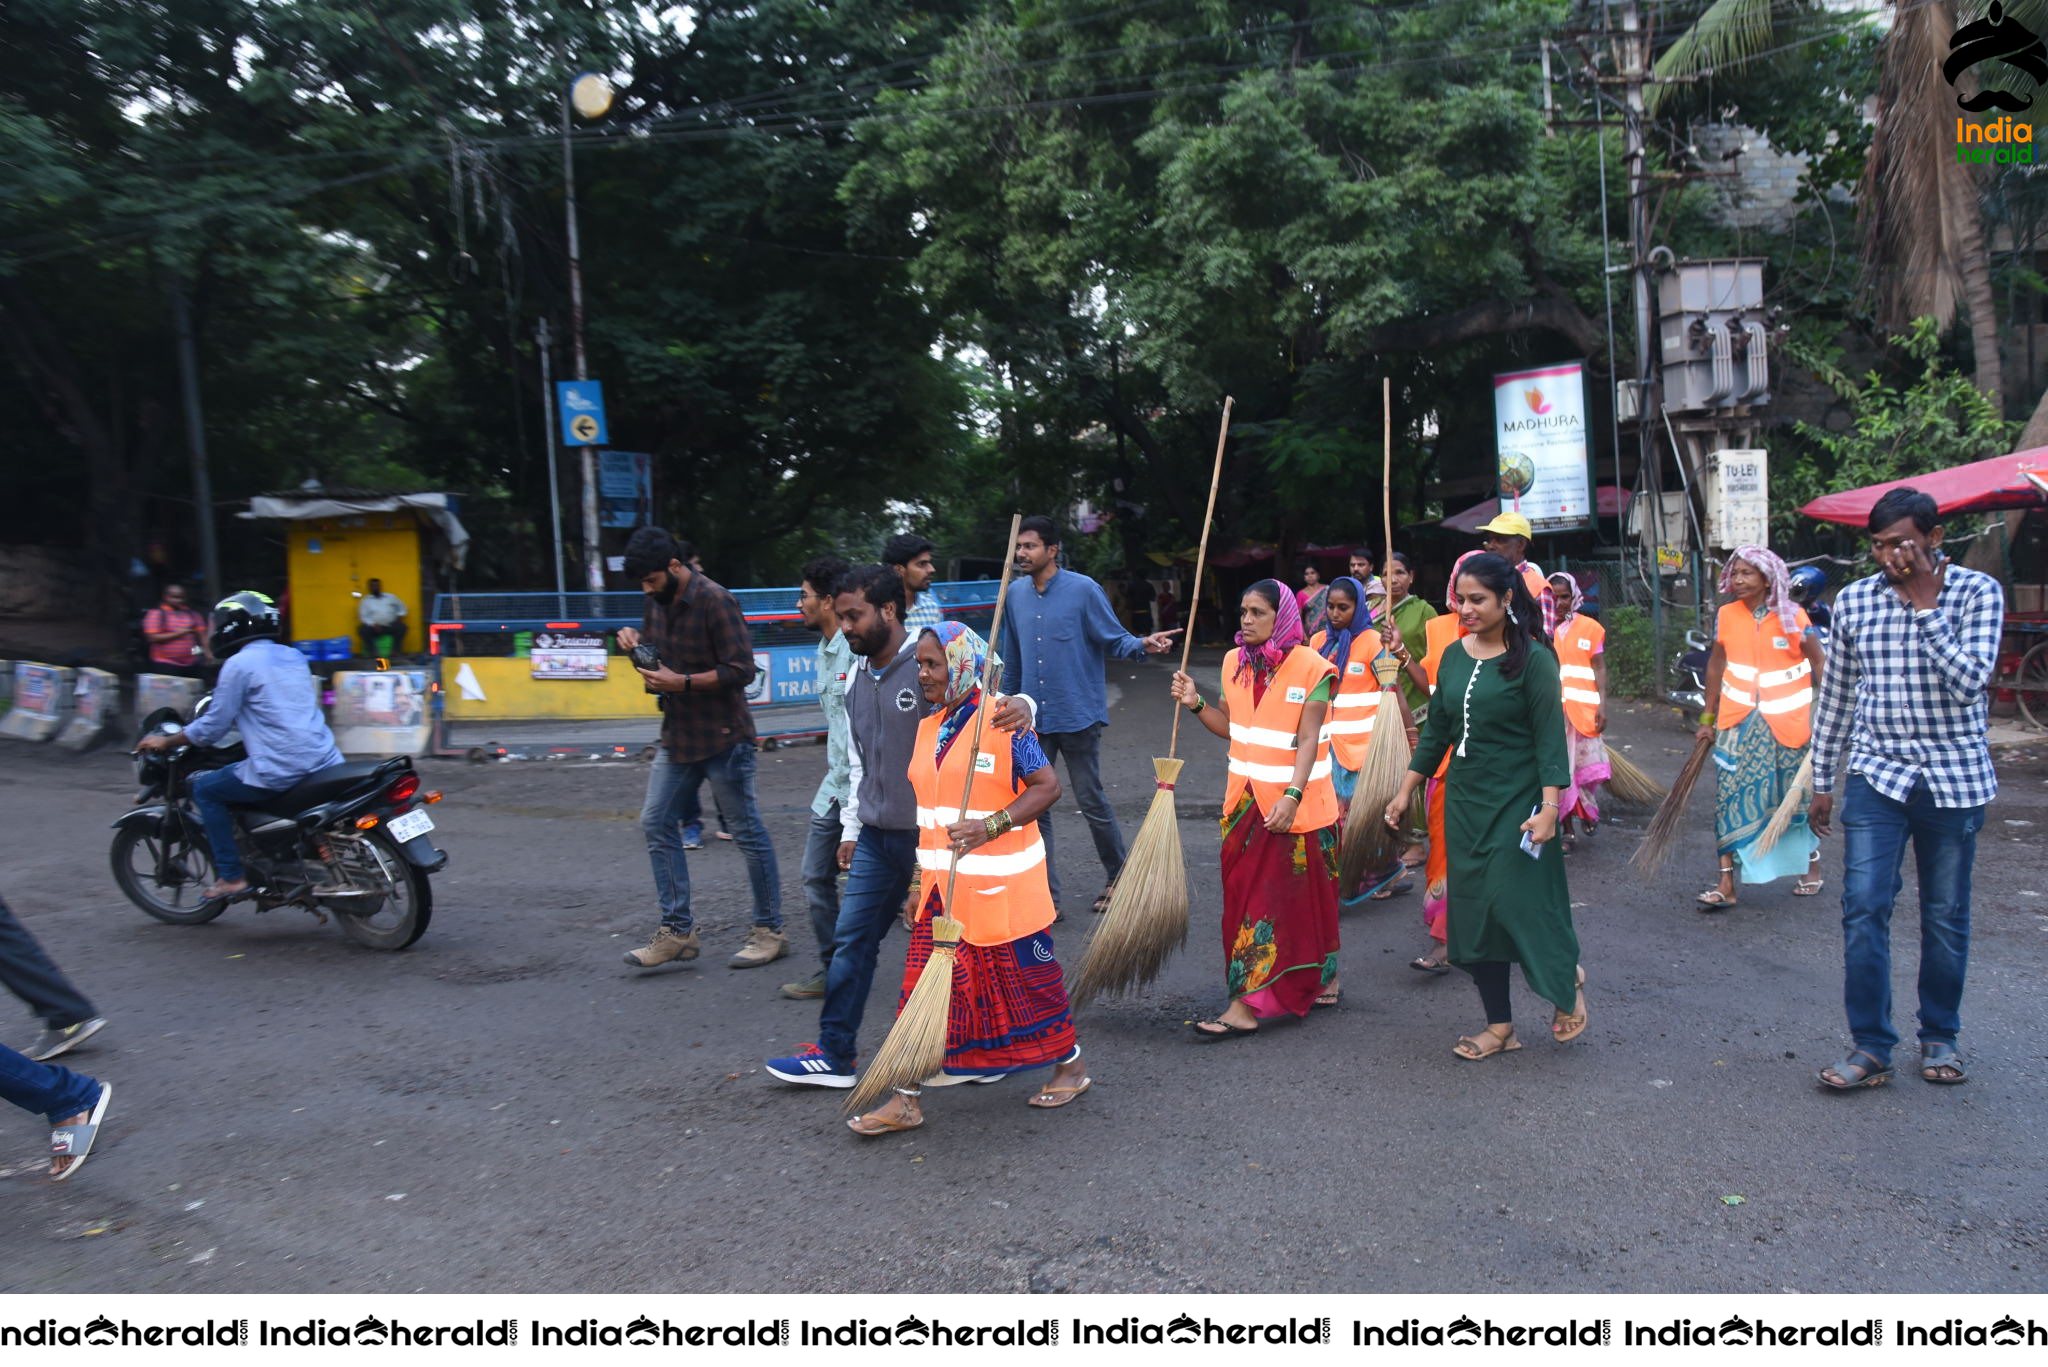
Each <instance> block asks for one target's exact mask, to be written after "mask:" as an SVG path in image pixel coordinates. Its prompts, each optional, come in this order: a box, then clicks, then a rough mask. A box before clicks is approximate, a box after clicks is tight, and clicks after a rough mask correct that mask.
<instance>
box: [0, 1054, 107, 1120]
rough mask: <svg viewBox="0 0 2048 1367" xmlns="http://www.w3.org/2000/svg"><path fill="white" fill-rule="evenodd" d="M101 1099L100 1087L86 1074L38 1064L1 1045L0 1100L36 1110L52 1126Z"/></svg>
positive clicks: (52, 1065) (24, 1108)
mask: <svg viewBox="0 0 2048 1367" xmlns="http://www.w3.org/2000/svg"><path fill="white" fill-rule="evenodd" d="M99 1099H100V1084H99V1083H98V1082H96V1081H94V1080H93V1079H92V1078H89V1077H87V1076H86V1075H85V1074H84V1073H74V1072H72V1071H71V1070H70V1069H69V1068H59V1067H58V1066H57V1065H56V1064H54V1063H37V1062H36V1061H35V1060H34V1059H32V1058H30V1057H29V1056H28V1055H27V1054H17V1053H15V1052H14V1051H13V1050H12V1049H9V1048H8V1047H7V1046H6V1045H4V1044H0V1100H4V1101H8V1102H12V1103H13V1104H14V1105H16V1106H19V1107H21V1109H23V1110H24V1111H33V1112H35V1113H36V1114H37V1115H40V1116H41V1117H43V1119H45V1120H47V1121H49V1122H50V1123H51V1124H52V1125H54V1124H56V1123H57V1122H58V1121H60V1120H64V1119H67V1118H69V1117H71V1116H74V1115H77V1114H78V1113H79V1112H80V1111H90V1110H91V1109H92V1107H93V1103H94V1102H96V1101H98V1100H99Z"/></svg>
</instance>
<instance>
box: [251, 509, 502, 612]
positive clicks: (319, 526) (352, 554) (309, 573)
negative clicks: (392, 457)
mask: <svg viewBox="0 0 2048 1367" xmlns="http://www.w3.org/2000/svg"><path fill="white" fill-rule="evenodd" d="M451 505H452V500H451V499H450V498H449V496H448V495H447V494H384V493H371V492H366V491H359V490H337V491H334V492H328V491H326V490H318V489H306V490H302V491H300V492H298V493H294V494H265V495H262V496H260V497H258V498H255V499H252V500H250V504H249V511H248V512H246V513H243V514H242V516H243V517H245V518H250V519H252V520H255V521H275V522H283V523H284V524H285V584H286V590H287V592H288V593H289V594H290V599H289V600H288V602H287V603H286V605H285V606H286V609H287V616H288V622H289V629H290V633H291V637H292V639H294V640H302V641H303V640H321V639H338V638H341V637H347V638H348V639H349V640H350V641H351V642H353V641H354V640H355V637H356V605H357V601H358V599H359V598H360V597H361V595H362V594H364V593H366V592H368V585H369V582H370V581H371V580H372V579H378V580H382V581H383V585H384V591H385V592H387V593H393V594H396V595H398V597H399V598H400V599H401V600H403V601H404V603H405V606H406V611H407V615H408V617H409V620H410V622H411V624H412V626H411V632H410V634H409V635H408V637H407V639H406V643H405V649H406V650H408V651H423V650H425V649H426V646H427V643H426V623H427V621H428V620H429V619H430V617H431V615H432V613H433V610H434V593H435V590H436V586H437V582H438V579H439V576H437V575H436V574H435V573H433V571H435V570H439V571H441V572H442V573H443V574H445V575H452V574H453V573H455V572H456V571H458V570H460V569H461V568H462V564H463V561H464V559H465V558H466V556H467V554H468V551H469V533H468V531H466V530H465V529H464V528H463V525H462V521H461V519H460V518H458V517H457V516H456V515H455V510H454V508H453V507H452V506H451Z"/></svg>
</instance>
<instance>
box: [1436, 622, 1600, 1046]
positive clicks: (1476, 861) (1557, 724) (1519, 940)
mask: <svg viewBox="0 0 2048 1367" xmlns="http://www.w3.org/2000/svg"><path fill="white" fill-rule="evenodd" d="M1475 672H1476V677H1475ZM1460 741H1463V742H1464V746H1465V752H1464V753H1463V754H1459V753H1457V750H1458V745H1459V742H1460ZM1446 750H1449V751H1450V752H1451V768H1450V773H1449V774H1448V776H1447V777H1446V780H1445V783H1446V787H1445V792H1444V837H1445V843H1446V844H1447V845H1448V846H1449V851H1448V853H1449V855H1450V887H1449V890H1448V893H1447V899H1448V901H1449V904H1450V918H1449V929H1450V959H1451V962H1452V963H1474V962H1481V961H1485V960H1505V961H1507V962H1509V963H1519V964H1520V965H1522V974H1523V976H1524V977H1526V978H1527V979H1528V981H1529V986H1530V987H1532V988H1534V989H1535V990H1536V992H1537V993H1538V994H1539V995H1540V996H1542V997H1544V998H1545V999H1546V1000H1548V1001H1550V1002H1552V1003H1554V1004H1555V1005H1556V1006H1557V1008H1558V1009H1559V1010H1560V1011H1570V1010H1571V1009H1572V1008H1573V1007H1574V1006H1575V1005H1576V1004H1577V999H1578V989H1577V986H1576V980H1577V968H1578V962H1579V937H1578V934H1577V932H1575V931H1574V930H1573V929H1572V900H1571V893H1570V891H1569V890H1568V889H1567V888H1566V887H1565V878H1564V851H1563V849H1562V848H1561V847H1560V846H1559V844H1558V842H1557V841H1556V840H1551V841H1547V842H1546V843H1544V844H1543V845H1540V846H1538V847H1537V848H1538V850H1539V854H1538V856H1537V858H1535V859H1531V858H1529V856H1528V855H1526V854H1523V853H1522V850H1521V840H1522V832H1521V825H1522V823H1523V822H1524V821H1527V820H1528V819H1529V813H1530V811H1531V810H1532V809H1533V808H1534V807H1535V806H1536V804H1537V803H1539V802H1541V801H1542V800H1543V789H1544V787H1545V785H1551V786H1555V787H1558V788H1565V787H1568V786H1569V785H1570V784H1571V763H1570V759H1569V757H1568V754H1567V752H1566V749H1565V738H1564V704H1563V701H1562V698H1561V697H1560V695H1559V692H1558V675H1557V657H1556V656H1555V655H1553V654H1551V653H1550V651H1549V650H1547V649H1545V648H1543V647H1541V646H1538V647H1536V648H1534V649H1532V650H1531V651H1530V652H1529V658H1528V660H1527V662H1526V663H1524V665H1523V666H1522V672H1521V675H1520V676H1519V677H1517V678H1514V679H1508V678H1504V677H1503V676H1502V674H1501V669H1500V657H1496V658H1494V659H1491V660H1474V659H1473V658H1472V657H1471V656H1470V655H1469V654H1467V653H1466V652H1465V649H1464V647H1463V644H1462V643H1456V644H1453V645H1452V646H1451V648H1450V649H1448V650H1446V651H1445V652H1444V658H1443V662H1442V664H1441V665H1440V666H1439V668H1438V671H1437V687H1436V695H1435V697H1434V699H1433V705H1432V706H1431V707H1430V709H1429V719H1428V720H1427V721H1426V722H1424V723H1423V728H1422V736H1421V740H1420V743H1418V744H1417V745H1416V747H1415V759H1414V762H1413V763H1412V764H1411V765H1410V766H1409V767H1410V768H1411V769H1413V770H1414V771H1415V772H1416V773H1418V774H1433V773H1435V772H1436V767H1437V765H1438V764H1439V763H1440V762H1441V761H1442V759H1443V756H1444V752H1445V751H1446Z"/></svg>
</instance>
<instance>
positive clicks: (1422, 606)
mask: <svg viewBox="0 0 2048 1367" xmlns="http://www.w3.org/2000/svg"><path fill="white" fill-rule="evenodd" d="M1386 585H1387V616H1388V617H1390V618H1392V619H1393V623H1394V631H1395V632H1396V634H1398V635H1399V636H1400V638H1401V651H1400V652H1397V653H1396V658H1397V659H1399V660H1400V661H1401V665H1402V670H1401V692H1402V695H1403V696H1405V697H1406V698H1407V699H1408V710H1409V712H1410V713H1411V714H1412V715H1413V716H1414V717H1415V719H1416V720H1417V721H1420V719H1421V717H1422V711H1423V709H1424V708H1425V707H1427V706H1428V705H1429V686H1428V684H1427V682H1426V681H1424V680H1421V679H1418V678H1417V677H1416V675H1415V671H1414V670H1412V669H1409V668H1407V665H1408V663H1409V661H1411V660H1420V659H1421V658H1422V657H1423V656H1425V655H1427V654H1429V622H1430V619H1431V618H1432V617H1435V616H1436V615H1437V614H1436V609H1435V608H1433V607H1431V606H1430V605H1429V602H1428V600H1426V599H1424V598H1422V597H1421V596H1420V595H1418V594H1416V593H1415V592H1414V591H1413V590H1414V588H1415V562H1414V561H1412V560H1410V559H1409V558H1408V552H1406V551H1388V552H1387V573H1386Z"/></svg>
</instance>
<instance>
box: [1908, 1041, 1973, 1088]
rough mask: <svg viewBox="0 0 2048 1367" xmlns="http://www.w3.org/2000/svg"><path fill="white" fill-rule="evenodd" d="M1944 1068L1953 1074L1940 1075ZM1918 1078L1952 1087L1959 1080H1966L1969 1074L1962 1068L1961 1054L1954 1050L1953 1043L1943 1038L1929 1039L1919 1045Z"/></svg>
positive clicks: (1968, 1078) (1937, 1084)
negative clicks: (1951, 1075) (1949, 1075)
mask: <svg viewBox="0 0 2048 1367" xmlns="http://www.w3.org/2000/svg"><path fill="white" fill-rule="evenodd" d="M1944 1068H1946V1069H1948V1070H1949V1071H1950V1072H1951V1073H1953V1074H1955V1076H1954V1077H1943V1076H1941V1070H1942V1069H1944ZM1920 1080H1921V1081H1922V1082H1932V1083H1934V1084H1935V1085H1936V1086H1940V1087H1953V1086H1955V1085H1956V1084H1957V1083H1959V1082H1968V1081H1969V1080H1970V1075H1969V1074H1968V1073H1967V1072H1965V1071H1964V1070H1963V1056H1962V1055H1961V1054H1958V1053H1957V1052H1956V1047H1955V1046H1954V1045H1953V1044H1950V1043H1948V1042H1947V1041H1945V1040H1930V1041H1928V1042H1927V1043H1926V1044H1924V1045H1922V1046H1920Z"/></svg>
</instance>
